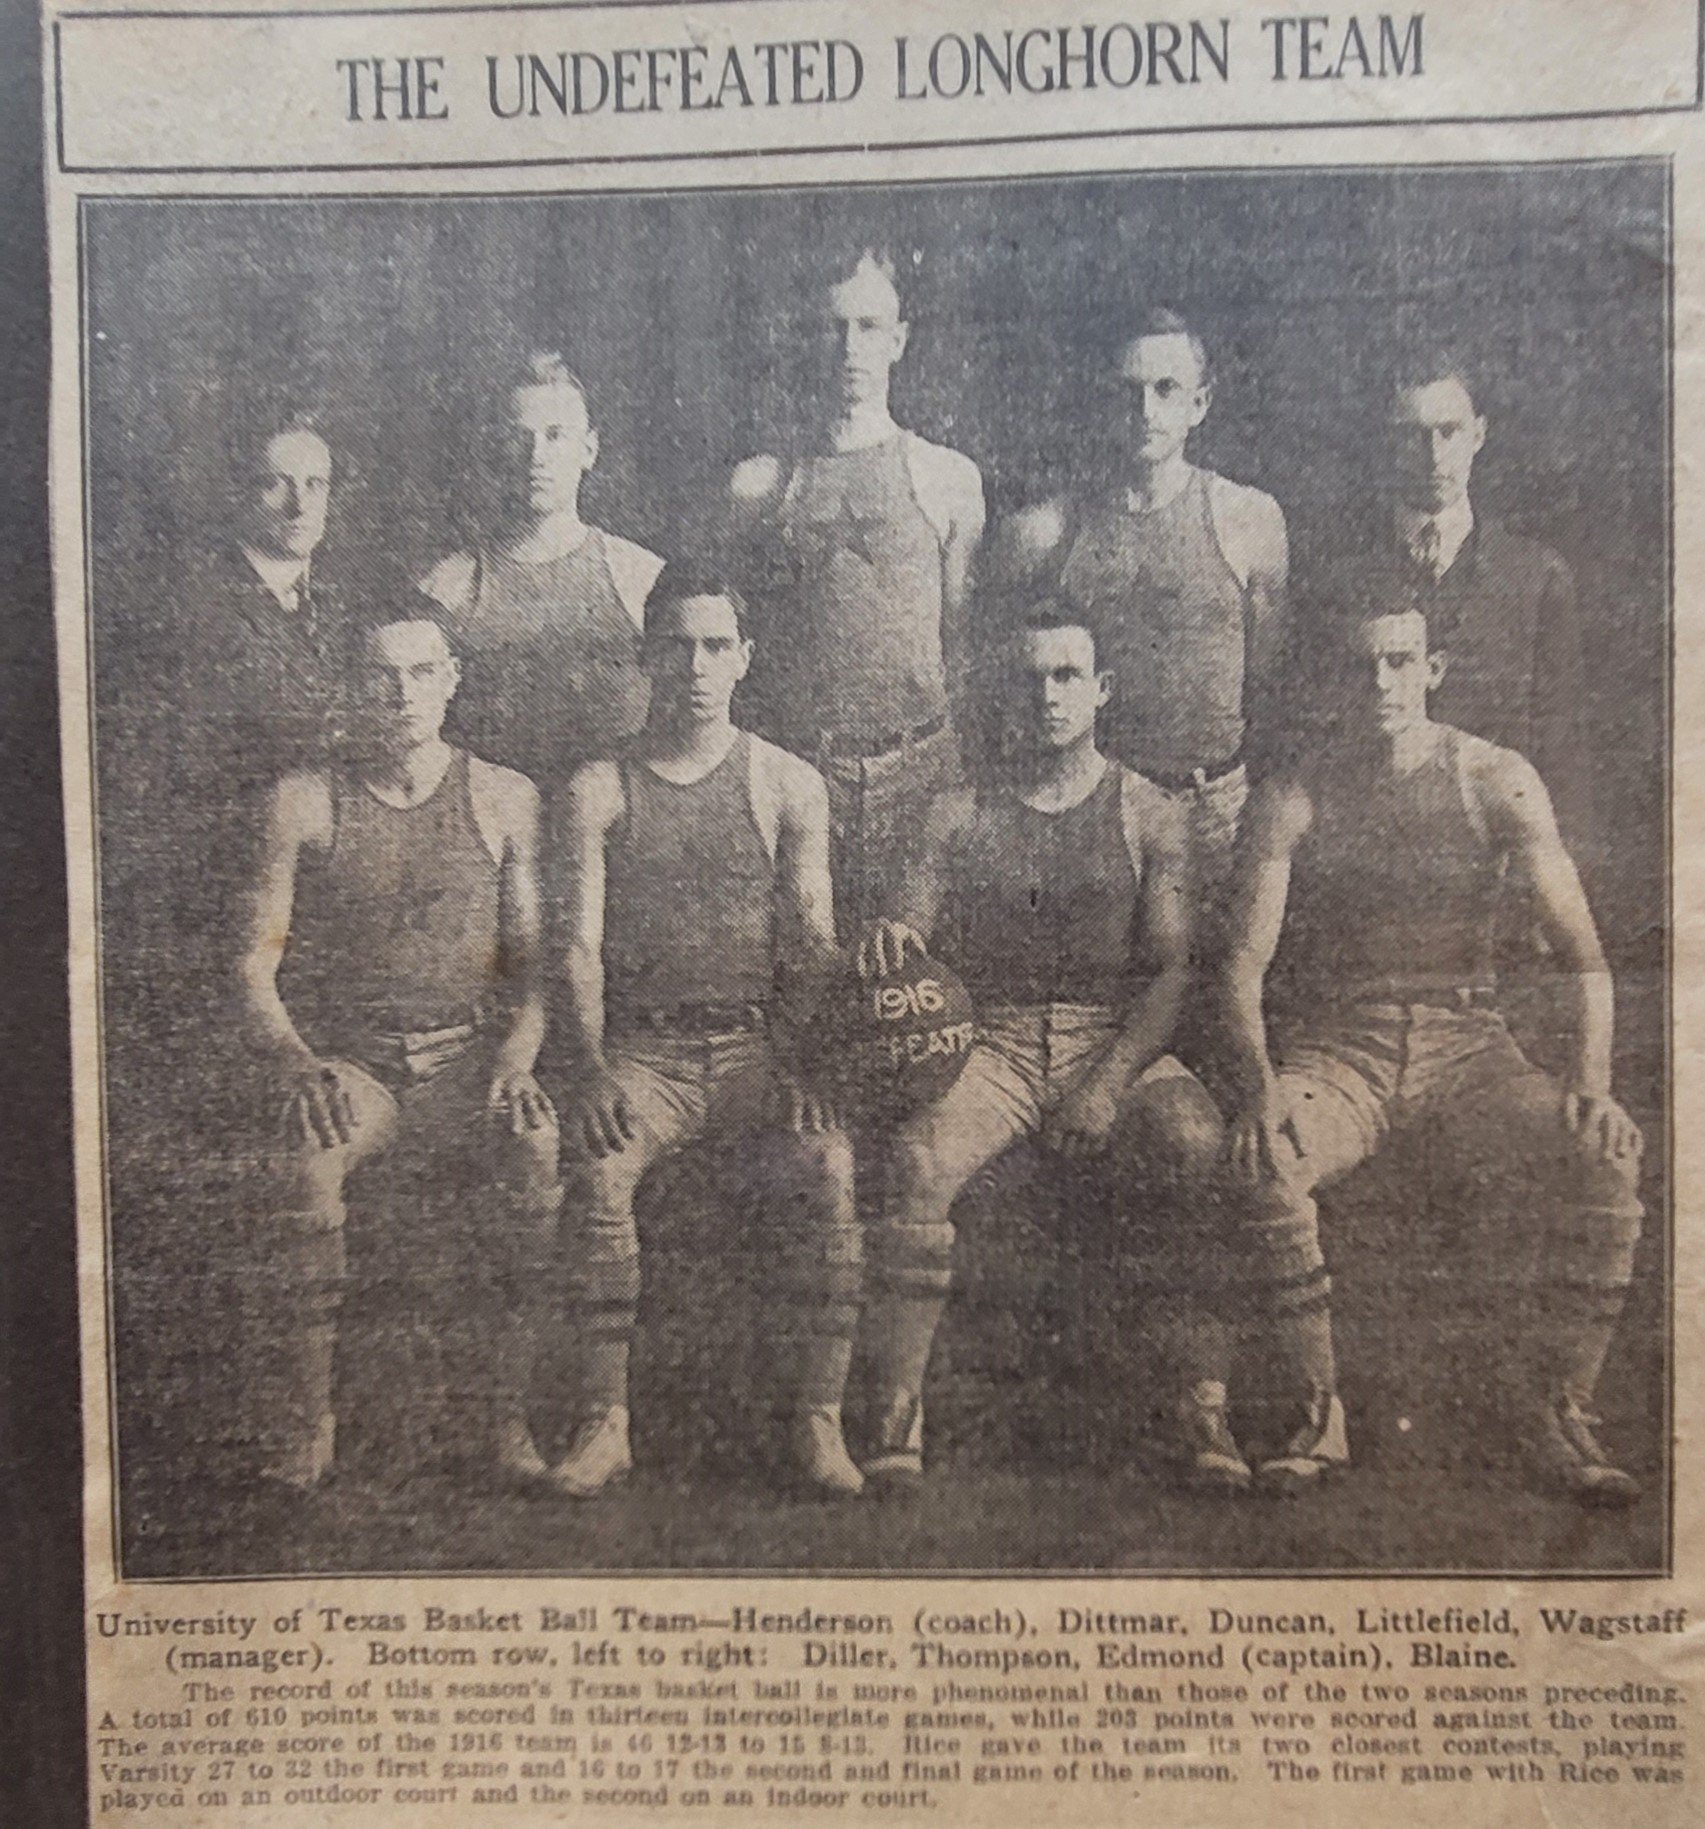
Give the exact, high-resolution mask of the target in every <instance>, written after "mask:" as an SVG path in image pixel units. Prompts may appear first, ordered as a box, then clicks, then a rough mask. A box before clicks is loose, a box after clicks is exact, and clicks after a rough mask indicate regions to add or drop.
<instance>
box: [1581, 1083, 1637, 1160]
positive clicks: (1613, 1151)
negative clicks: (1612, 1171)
mask: <svg viewBox="0 0 1705 1829" xmlns="http://www.w3.org/2000/svg"><path fill="white" fill-rule="evenodd" d="M1563 1122H1564V1123H1565V1124H1567V1125H1568V1127H1569V1134H1570V1135H1571V1136H1572V1137H1573V1138H1574V1139H1575V1141H1576V1142H1577V1143H1578V1144H1579V1145H1580V1146H1581V1148H1582V1150H1583V1151H1585V1153H1586V1154H1587V1155H1588V1156H1590V1157H1592V1158H1593V1159H1594V1160H1596V1161H1599V1162H1638V1161H1639V1159H1640V1153H1641V1151H1642V1150H1644V1148H1645V1147H1646V1140H1645V1138H1644V1137H1642V1136H1641V1135H1640V1127H1639V1125H1638V1124H1636V1123H1635V1122H1634V1120H1633V1119H1632V1118H1631V1117H1629V1115H1628V1114H1627V1112H1625V1111H1624V1110H1623V1109H1622V1107H1621V1106H1620V1105H1619V1104H1617V1102H1616V1100H1615V1099H1613V1098H1612V1097H1611V1096H1610V1095H1609V1093H1605V1092H1598V1093H1594V1092H1581V1091H1579V1090H1573V1091H1570V1092H1567V1093H1565V1094H1564V1095H1563Z"/></svg>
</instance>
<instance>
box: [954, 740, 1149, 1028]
mask: <svg viewBox="0 0 1705 1829" xmlns="http://www.w3.org/2000/svg"><path fill="white" fill-rule="evenodd" d="M1138 786H1139V784H1138V783H1136V782H1135V781H1134V780H1133V779H1132V777H1130V776H1129V775H1127V773H1126V771H1125V770H1124V769H1122V768H1119V767H1117V766H1116V765H1109V767H1108V768H1107V769H1106V771H1105V773H1104V774H1103V775H1102V778H1101V780H1100V782H1099V783H1098V784H1097V786H1096V788H1095V791H1094V792H1093V793H1092V794H1090V795H1089V796H1088V797H1087V798H1086V799H1084V800H1082V801H1080V802H1079V803H1078V804H1077V805H1076V806H1074V807H1068V808H1066V809H1065V810H1064V811H1063V812H1059V813H1042V812H1038V811H1037V810H1036V809H1035V808H1034V807H1030V806H1026V805H1025V804H1024V802H1023V801H1022V800H1020V799H1018V798H1017V797H1016V795H1012V794H987V795H983V796H980V797H979V798H978V801H977V805H976V810H975V812H974V813H973V814H972V816H971V820H970V823H969V825H968V827H967V828H966V830H965V831H964V832H963V833H962V834H961V837H960V841H959V844H958V845H957V847H956V849H955V853H954V856H953V858H952V860H951V863H950V867H949V882H948V890H947V898H946V902H945V905H944V907H943V910H942V915H943V921H942V934H943V940H942V954H943V957H945V958H947V959H949V960H951V961H952V963H953V965H954V967H955V969H956V970H957V971H958V972H959V974H960V976H961V977H962V978H963V979H964V981H965V986H966V989H967V990H969V991H970V993H971V995H972V997H973V998H974V999H975V1000H976V1001H977V1003H978V1004H979V1005H983V1004H988V1003H995V1004H1038V1003H1087V1004H1104V1005H1106V1006H1108V1007H1109V1008H1112V1007H1117V1006H1118V1005H1120V1004H1123V1003H1124V1002H1125V1001H1126V1000H1127V997H1128V995H1129V992H1130V990H1131V987H1132V983H1133V980H1134V978H1135V977H1136V976H1137V975H1138V974H1139V973H1140V972H1141V971H1142V970H1143V968H1144V964H1145V962H1144V961H1142V960H1141V959H1140V958H1137V957H1134V948H1135V946H1136V944H1137V942H1138V941H1139V939H1140V936H1139V935H1138V933H1137V912H1138V882H1137V855H1136V845H1137V844H1138V843H1139V842H1140V840H1139V839H1138V836H1137V834H1136V832H1135V830H1134V829H1133V824H1132V818H1131V813H1132V806H1131V802H1132V795H1133V790H1134V789H1136V788H1137V787H1138Z"/></svg>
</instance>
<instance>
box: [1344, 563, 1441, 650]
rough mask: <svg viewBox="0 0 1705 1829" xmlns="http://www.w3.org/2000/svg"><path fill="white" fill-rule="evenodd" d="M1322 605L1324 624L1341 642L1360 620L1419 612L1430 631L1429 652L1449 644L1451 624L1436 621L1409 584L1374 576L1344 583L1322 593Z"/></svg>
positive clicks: (1367, 620) (1413, 614) (1428, 639)
mask: <svg viewBox="0 0 1705 1829" xmlns="http://www.w3.org/2000/svg"><path fill="white" fill-rule="evenodd" d="M1319 607H1320V608H1321V609H1322V610H1323V611H1324V612H1325V614H1324V615H1323V617H1322V618H1321V627H1322V628H1323V629H1324V630H1325V631H1326V632H1327V633H1328V635H1329V636H1330V637H1331V638H1332V639H1335V640H1337V641H1339V642H1342V641H1343V640H1344V639H1345V637H1346V636H1347V635H1348V634H1349V632H1350V631H1351V630H1352V629H1354V628H1356V627H1358V626H1359V625H1360V624H1362V623H1364V622H1377V621H1378V620H1379V619H1380V618H1381V617H1382V616H1419V617H1420V619H1421V622H1422V624H1423V625H1424V627H1425V628H1426V631H1427V652H1428V653H1429V654H1442V653H1444V652H1445V650H1446V649H1448V648H1449V646H1450V636H1449V630H1448V627H1447V626H1445V625H1442V624H1439V623H1435V621H1434V620H1433V618H1432V617H1431V616H1429V615H1428V614H1427V611H1426V608H1425V606H1424V605H1423V604H1422V602H1421V600H1420V598H1419V596H1418V595H1417V594H1416V593H1415V592H1414V591H1413V590H1411V589H1410V588H1409V586H1408V585H1406V584H1396V585H1392V584H1383V585H1382V584H1378V583H1376V581H1375V580H1374V579H1372V578H1369V579H1367V580H1366V581H1365V582H1349V583H1342V584H1339V585H1337V586H1335V587H1334V588H1332V589H1331V590H1329V591H1328V592H1326V593H1325V594H1324V595H1322V597H1321V598H1320V600H1319Z"/></svg>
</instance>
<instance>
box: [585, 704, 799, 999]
mask: <svg viewBox="0 0 1705 1829" xmlns="http://www.w3.org/2000/svg"><path fill="white" fill-rule="evenodd" d="M752 752H753V739H752V738H751V737H750V736H748V735H747V733H746V732H745V731H740V732H739V733H737V735H736V736H735V739H734V743H733V746H732V747H731V748H730V750H729V752H728V754H727V755H726V756H724V757H723V759H722V760H721V761H720V762H719V763H718V764H717V765H716V767H715V768H713V769H712V770H711V771H710V773H709V774H708V775H706V776H704V777H703V778H702V779H701V780H698V781H694V782H691V783H689V784H687V785H686V786H679V785H677V784H676V783H674V782H672V781H665V780H663V779H662V778H661V777H660V776H659V775H657V774H655V773H654V772H653V771H652V770H651V769H649V768H646V767H645V766H644V765H643V764H642V763H639V762H626V763H623V764H622V791H623V797H624V799H625V802H626V811H625V812H624V814H623V816H622V818H621V819H620V820H619V821H618V823H617V824H616V826H615V828H614V829H613V830H612V831H611V833H610V836H609V839H608V842H607V845H606V849H605V869H606V875H605V890H604V984H605V994H606V996H607V997H608V999H609V1001H610V1002H611V1004H612V1005H623V1004H625V1005H627V1006H628V1007H630V1008H633V1009H641V1010H669V1009H677V1008H679V1007H681V1006H683V1005H686V1004H763V1003H767V1002H768V1001H769V998H770V993H771V990H772V988H773V985H774V980H775V893H776V871H775V863H774V860H773V851H772V844H771V841H770V839H769V837H768V836H767V835H766V833H765V830H764V828H763V826H762V825H761V824H760V810H759V809H758V808H757V807H756V806H755V805H754V800H753V791H754V766H753V753H752Z"/></svg>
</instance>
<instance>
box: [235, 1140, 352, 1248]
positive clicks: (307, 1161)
mask: <svg viewBox="0 0 1705 1829" xmlns="http://www.w3.org/2000/svg"><path fill="white" fill-rule="evenodd" d="M347 1173H348V1151H347V1150H346V1149H343V1148H332V1149H326V1148H324V1147H322V1145H321V1144H320V1143H318V1142H317V1141H314V1140H308V1141H306V1142H304V1141H299V1140H295V1139H289V1140H286V1139H283V1138H281V1139H280V1140H279V1141H278V1143H277V1144H276V1145H275V1146H274V1147H272V1148H269V1149H267V1150H265V1151H263V1152H262V1153H261V1154H260V1156H259V1157H258V1158H257V1160H256V1161H255V1162H254V1164H253V1166H252V1169H251V1193H250V1195H249V1198H250V1199H251V1201H252V1202H253V1207H254V1209H255V1210H256V1211H262V1212H272V1213H291V1214H299V1215H302V1216H303V1218H304V1219H305V1220H308V1221H310V1222H311V1224H314V1225H315V1226H316V1228H317V1229H329V1228H331V1227H333V1226H338V1225H341V1224H342V1223H343V1184H344V1178H345V1176H346V1174H347Z"/></svg>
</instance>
